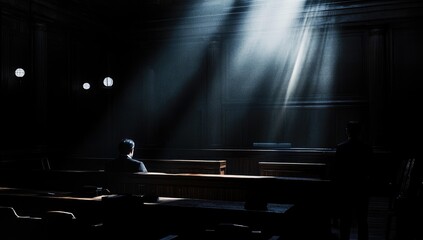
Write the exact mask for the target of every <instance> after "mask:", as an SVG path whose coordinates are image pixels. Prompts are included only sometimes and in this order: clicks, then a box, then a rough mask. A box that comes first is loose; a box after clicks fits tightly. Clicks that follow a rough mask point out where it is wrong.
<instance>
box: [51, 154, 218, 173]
mask: <svg viewBox="0 0 423 240" xmlns="http://www.w3.org/2000/svg"><path fill="white" fill-rule="evenodd" d="M111 160H112V158H65V159H54V160H52V164H51V165H52V169H55V170H91V171H93V170H104V168H105V163H106V162H108V161H111ZM139 160H140V161H142V162H143V163H144V164H145V166H146V168H147V170H148V171H149V172H164V173H206V174H225V173H226V160H223V159H216V160H215V159H207V160H206V159H163V158H157V159H155V158H149V159H139Z"/></svg>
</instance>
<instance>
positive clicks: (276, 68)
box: [227, 0, 334, 145]
mask: <svg viewBox="0 0 423 240" xmlns="http://www.w3.org/2000/svg"><path fill="white" fill-rule="evenodd" d="M256 3H257V4H256V5H254V4H253V6H254V7H252V8H251V10H250V12H249V14H248V17H247V18H246V19H245V21H244V24H243V26H242V27H241V32H242V33H244V35H242V36H241V37H240V38H239V39H238V40H237V41H236V42H235V43H234V44H233V46H235V47H236V49H235V50H232V54H230V56H231V57H230V58H229V61H228V72H229V77H228V79H227V81H229V84H228V85H229V88H228V95H227V98H229V100H232V101H235V102H236V101H237V100H238V99H239V98H240V99H242V100H245V99H249V101H250V102H251V104H252V106H254V104H257V103H263V102H265V103H266V101H267V100H268V104H269V106H271V107H275V106H276V107H275V108H276V109H280V111H279V112H278V111H276V113H275V114H273V115H272V116H267V117H268V118H271V119H269V120H268V121H267V122H268V123H270V124H267V126H263V127H257V125H255V128H257V129H261V130H260V131H261V132H260V133H259V136H256V138H260V139H255V140H256V141H264V142H271V141H281V140H282V141H288V142H290V141H293V142H295V139H292V132H291V130H292V131H294V129H296V128H298V126H302V128H303V129H311V128H312V131H310V136H311V137H310V138H309V140H308V141H309V143H307V144H309V145H316V144H317V145H318V144H320V143H319V138H320V137H321V136H322V135H321V133H320V132H317V131H315V129H318V124H316V123H315V122H313V121H312V120H310V119H306V118H303V116H300V115H296V114H292V113H293V111H292V109H293V106H294V105H296V102H298V101H301V99H304V98H310V99H309V100H308V101H316V100H322V99H324V98H325V97H328V96H330V88H331V83H332V78H331V74H330V73H331V72H332V71H333V69H332V68H333V63H334V60H333V57H334V54H331V52H332V51H333V49H334V47H333V46H331V44H333V43H332V41H331V37H330V34H329V32H330V31H329V27H328V25H326V24H325V23H324V22H323V23H322V18H323V19H324V13H325V11H326V10H327V9H326V8H327V5H324V4H320V3H319V2H318V1H314V2H312V3H311V2H310V1H309V2H306V1H305V0H303V1H301V0H292V1H290V0H286V1H278V0H273V1H272V0H269V1H256ZM323 21H324V20H323ZM313 74H314V75H315V76H313ZM231 86H233V88H231ZM269 86H270V87H269ZM242 100H241V101H242ZM245 111H246V112H245V113H244V114H242V113H241V111H238V113H239V116H238V117H239V118H233V119H234V122H233V125H234V126H235V125H236V124H237V121H239V120H241V119H245V118H251V113H249V112H248V111H253V110H251V109H250V108H249V107H248V106H247V107H246V109H245ZM299 112H300V111H299ZM323 112H324V111H322V114H323ZM243 115H244V116H243ZM263 117H266V116H263ZM324 118H325V117H324V116H323V117H322V119H324ZM252 121H254V120H252ZM264 122H266V121H264ZM258 123H260V122H258ZM311 124H312V125H313V126H311ZM252 125H254V124H252ZM319 131H326V129H325V128H324V127H323V128H322V130H319ZM297 135H298V134H297ZM306 135H307V134H306Z"/></svg>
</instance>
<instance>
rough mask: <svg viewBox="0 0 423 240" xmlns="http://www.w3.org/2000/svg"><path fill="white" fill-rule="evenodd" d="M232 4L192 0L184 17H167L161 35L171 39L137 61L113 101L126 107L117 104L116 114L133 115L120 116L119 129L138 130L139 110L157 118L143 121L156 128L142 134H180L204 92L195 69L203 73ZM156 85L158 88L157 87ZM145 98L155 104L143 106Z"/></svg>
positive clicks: (168, 137)
mask: <svg viewBox="0 0 423 240" xmlns="http://www.w3.org/2000/svg"><path fill="white" fill-rule="evenodd" d="M193 2H194V1H193ZM232 4H233V1H232V0H228V1H221V2H219V4H216V2H214V3H210V2H207V1H195V3H194V5H192V3H191V5H190V6H189V9H190V11H189V12H187V13H185V15H184V16H183V18H175V19H167V21H168V23H167V25H166V26H165V27H168V28H169V31H171V32H170V33H169V36H167V37H165V38H166V39H170V40H171V41H169V42H168V41H166V39H165V40H163V41H162V42H161V43H160V44H161V46H160V51H158V52H157V53H155V55H154V56H152V57H151V59H147V60H148V61H145V59H143V61H142V63H141V64H140V65H139V66H135V71H134V73H133V75H132V76H130V78H131V79H130V81H128V82H129V83H130V84H127V86H126V87H125V90H123V92H126V93H127V94H124V95H123V96H122V98H121V99H120V100H119V102H118V103H117V106H127V107H119V109H117V110H118V113H117V115H118V116H125V115H128V112H130V113H131V114H130V115H131V117H129V118H125V119H124V120H123V121H124V124H123V130H122V133H119V134H121V135H137V134H136V131H134V129H138V128H139V126H140V121H139V119H145V117H143V116H142V114H145V113H147V114H150V118H151V119H154V121H155V122H154V123H146V122H144V124H149V126H150V127H147V129H148V130H149V131H156V132H151V133H145V132H143V133H142V134H140V135H142V136H146V135H150V136H155V137H159V138H161V139H164V140H165V141H166V142H172V141H174V140H173V139H172V138H173V137H174V136H176V137H178V136H181V135H182V136H183V135H184V134H183V132H184V127H187V126H184V125H187V124H188V125H189V123H190V122H191V120H190V119H189V118H190V117H192V116H193V115H195V114H196V111H197V110H198V109H197V108H198V107H197V105H196V104H197V103H198V98H200V96H198V95H199V94H202V92H200V91H199V89H200V88H199V87H198V85H199V84H201V81H199V78H201V76H200V75H199V74H204V73H201V72H202V71H204V64H205V61H206V60H207V59H206V54H207V48H208V45H209V44H210V42H211V41H212V38H213V37H215V34H216V32H217V31H219V28H220V27H221V25H222V23H223V22H224V21H225V18H226V17H227V11H230V10H231V8H230V6H232ZM169 24H174V25H172V26H169ZM187 39H189V40H190V41H189V43H186V40H187ZM193 39H194V40H193ZM136 57H137V56H135V57H134V58H136ZM140 57H141V58H143V56H140ZM135 61H136V60H135ZM204 72H205V71H204ZM157 87H160V91H158V88H157ZM145 102H149V103H154V106H145ZM129 106H131V107H129ZM128 108H130V109H128ZM136 109H144V111H140V110H136ZM128 110H129V111H128ZM144 127H145V125H144ZM188 127H193V126H188ZM181 132H182V134H181ZM134 138H135V139H137V138H136V137H134ZM154 141H155V139H146V140H145V142H146V143H147V144H148V143H150V142H154ZM176 141H177V140H176ZM197 141H198V140H197ZM166 142H165V143H164V144H167V143H166ZM159 144H162V143H159Z"/></svg>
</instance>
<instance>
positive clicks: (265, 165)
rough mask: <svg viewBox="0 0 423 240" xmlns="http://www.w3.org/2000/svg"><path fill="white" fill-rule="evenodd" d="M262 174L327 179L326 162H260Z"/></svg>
mask: <svg viewBox="0 0 423 240" xmlns="http://www.w3.org/2000/svg"><path fill="white" fill-rule="evenodd" d="M259 169H260V175H261V176H281V177H300V178H317V179H327V178H328V169H327V166H326V164H325V163H304V162H259Z"/></svg>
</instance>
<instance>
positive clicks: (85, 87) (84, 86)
mask: <svg viewBox="0 0 423 240" xmlns="http://www.w3.org/2000/svg"><path fill="white" fill-rule="evenodd" d="M82 87H83V88H84V89H85V90H88V89H90V87H91V85H90V84H89V83H87V82H86V83H84V84H82Z"/></svg>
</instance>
